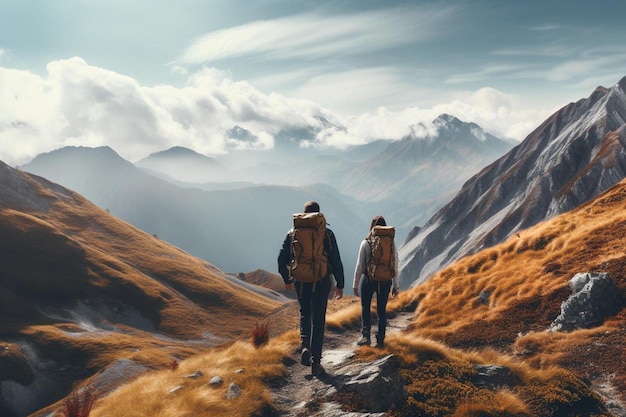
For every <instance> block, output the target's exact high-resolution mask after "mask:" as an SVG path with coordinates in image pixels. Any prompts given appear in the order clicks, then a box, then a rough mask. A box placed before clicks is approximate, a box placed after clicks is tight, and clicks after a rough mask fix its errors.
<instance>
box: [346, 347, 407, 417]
mask: <svg viewBox="0 0 626 417" xmlns="http://www.w3.org/2000/svg"><path fill="white" fill-rule="evenodd" d="M337 375H338V381H337V383H336V384H335V387H336V389H337V391H338V392H339V393H346V392H349V393H354V394H356V395H358V396H359V398H360V399H361V401H362V403H363V405H364V408H365V409H366V410H367V411H369V412H374V413H376V412H382V411H387V410H389V409H390V408H401V407H402V405H403V404H404V403H405V402H406V400H407V399H408V393H407V391H406V389H405V387H404V383H403V381H402V378H400V361H399V360H398V358H397V357H396V356H394V355H387V356H384V357H382V358H380V359H377V360H375V361H374V362H372V363H370V364H366V365H364V364H363V363H355V364H351V365H348V366H346V367H344V368H341V369H339V370H337Z"/></svg>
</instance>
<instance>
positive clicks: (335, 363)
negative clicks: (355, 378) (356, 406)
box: [272, 313, 412, 417]
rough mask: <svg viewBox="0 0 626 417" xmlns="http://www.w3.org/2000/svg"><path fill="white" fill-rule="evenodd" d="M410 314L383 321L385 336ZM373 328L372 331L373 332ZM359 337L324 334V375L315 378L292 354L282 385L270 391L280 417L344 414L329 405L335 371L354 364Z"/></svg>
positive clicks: (401, 327) (343, 333) (403, 326)
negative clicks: (385, 323)
mask: <svg viewBox="0 0 626 417" xmlns="http://www.w3.org/2000/svg"><path fill="white" fill-rule="evenodd" d="M411 317H412V314H411V313H397V314H394V316H393V317H390V318H389V320H388V322H387V334H390V333H393V332H399V331H402V330H404V329H406V327H407V325H408V323H409V322H410V320H411ZM375 328H376V326H375V325H374V327H373V329H372V330H375ZM359 337H360V334H359V333H358V332H354V331H339V332H337V331H329V330H327V331H326V336H325V338H324V350H323V356H322V365H323V366H324V368H325V369H326V371H327V375H326V376H323V377H320V378H316V377H313V376H312V375H311V368H310V367H308V366H303V365H301V364H300V358H299V354H298V352H294V354H293V355H292V357H291V358H290V359H289V361H288V363H287V364H286V365H287V377H286V379H285V382H284V384H283V385H281V386H279V387H275V388H274V389H273V390H272V395H273V398H274V402H275V404H276V406H277V407H278V409H279V410H280V411H279V416H281V417H313V416H317V415H319V416H328V415H348V414H346V412H342V411H341V409H340V407H339V405H337V404H332V403H329V401H330V400H329V397H330V396H331V395H332V394H333V393H334V392H335V385H336V382H337V380H338V378H337V376H335V372H336V370H337V369H338V368H340V367H343V366H345V365H346V364H348V363H351V362H355V361H356V359H355V353H354V352H355V350H356V349H357V344H356V341H357V340H358V338H359ZM349 415H350V416H355V417H356V416H381V415H384V414H380V413H375V414H373V413H370V414H360V413H350V414H349Z"/></svg>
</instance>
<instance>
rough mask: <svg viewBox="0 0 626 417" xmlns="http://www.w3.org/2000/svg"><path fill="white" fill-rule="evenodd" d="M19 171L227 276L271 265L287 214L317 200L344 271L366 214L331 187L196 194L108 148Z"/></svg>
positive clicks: (67, 153)
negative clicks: (52, 183) (82, 198)
mask: <svg viewBox="0 0 626 417" xmlns="http://www.w3.org/2000/svg"><path fill="white" fill-rule="evenodd" d="M22 169H24V170H26V171H29V172H32V173H34V174H37V175H41V176H43V177H45V178H47V179H49V180H51V181H55V182H57V183H59V184H62V185H63V186H65V187H67V188H70V189H72V190H74V191H77V192H79V193H81V194H82V195H84V196H85V197H87V198H88V199H89V200H91V201H92V202H94V203H95V204H97V205H98V206H100V207H101V208H104V209H106V210H108V211H110V212H111V213H112V214H114V215H116V216H118V217H119V218H121V219H123V220H125V221H127V222H129V223H131V224H133V225H134V226H136V227H138V228H140V229H142V230H144V231H146V232H148V233H150V234H153V235H155V236H158V237H159V239H163V240H165V241H167V242H170V243H172V244H174V245H176V246H178V247H180V248H182V249H184V250H185V251H187V252H189V253H190V254H192V255H194V256H198V257H201V258H203V259H206V260H208V261H209V262H211V263H213V264H214V265H216V266H217V267H219V268H220V269H222V270H224V271H228V272H232V273H239V272H249V271H253V270H256V269H259V268H260V269H264V270H267V271H276V270H277V264H276V260H277V256H278V251H279V249H280V247H281V245H282V242H283V239H284V237H285V234H286V233H287V231H288V230H289V228H290V227H291V225H292V220H291V219H292V214H293V213H295V212H299V211H302V207H303V205H304V203H305V202H306V201H309V200H316V201H318V202H319V203H320V205H321V208H322V211H323V212H324V214H325V215H326V218H327V220H328V222H329V224H330V227H331V228H332V230H333V231H334V232H335V235H336V236H337V241H338V244H339V246H340V252H341V255H342V260H343V264H344V269H345V270H346V271H347V274H348V275H350V271H351V270H353V269H352V268H354V265H355V264H356V257H357V251H358V248H359V243H360V241H361V239H362V238H363V237H364V235H365V234H366V233H367V228H368V227H369V219H364V218H362V217H361V216H360V215H359V214H358V213H357V212H355V211H354V210H353V209H352V208H351V206H350V205H349V204H348V203H347V202H346V197H344V196H341V195H340V194H339V193H337V192H336V191H335V190H333V189H332V188H331V187H328V186H323V185H310V186H308V187H298V188H296V187H287V186H255V187H247V188H241V189H234V190H220V191H203V190H200V189H194V188H181V187H177V186H175V185H173V184H171V183H169V182H167V181H164V180H161V179H159V178H156V177H153V176H151V175H148V174H147V173H145V172H143V171H142V170H141V169H139V168H137V167H136V166H134V165H133V164H132V163H130V162H129V161H126V160H125V159H123V158H121V157H120V156H119V155H118V154H117V153H116V152H115V151H113V150H112V149H111V148H108V147H100V148H82V147H79V148H77V147H67V148H62V149H59V150H56V151H53V152H50V153H47V154H41V155H39V156H37V157H36V158H35V159H34V160H33V161H31V162H30V163H28V164H26V165H24V166H23V167H22Z"/></svg>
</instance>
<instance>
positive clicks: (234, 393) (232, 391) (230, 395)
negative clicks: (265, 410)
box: [226, 382, 242, 400]
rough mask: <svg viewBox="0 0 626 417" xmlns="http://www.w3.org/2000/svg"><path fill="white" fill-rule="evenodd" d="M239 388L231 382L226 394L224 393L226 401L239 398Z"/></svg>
mask: <svg viewBox="0 0 626 417" xmlns="http://www.w3.org/2000/svg"><path fill="white" fill-rule="evenodd" d="M241 394H242V392H241V388H239V386H238V385H237V384H235V383H234V382H231V383H230V385H229V386H228V392H227V393H226V399H228V400H234V399H235V398H239V397H241Z"/></svg>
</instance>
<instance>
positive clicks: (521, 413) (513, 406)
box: [452, 390, 533, 417]
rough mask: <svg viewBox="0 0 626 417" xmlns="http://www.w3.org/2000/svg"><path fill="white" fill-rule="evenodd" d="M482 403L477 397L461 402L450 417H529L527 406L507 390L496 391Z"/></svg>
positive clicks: (530, 414)
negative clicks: (488, 399) (487, 400)
mask: <svg viewBox="0 0 626 417" xmlns="http://www.w3.org/2000/svg"><path fill="white" fill-rule="evenodd" d="M490 397H491V398H490V401H489V402H488V403H484V402H482V401H479V400H478V399H475V400H471V401H466V402H463V403H461V404H460V405H459V406H458V407H457V408H456V410H455V411H454V414H452V417H530V416H532V415H533V414H532V413H531V412H530V410H529V409H528V406H527V405H526V404H525V403H524V401H522V400H521V399H520V398H518V397H517V395H515V394H514V393H513V392H510V391H508V390H503V391H498V392H496V393H494V394H493V395H492V396H490Z"/></svg>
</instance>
